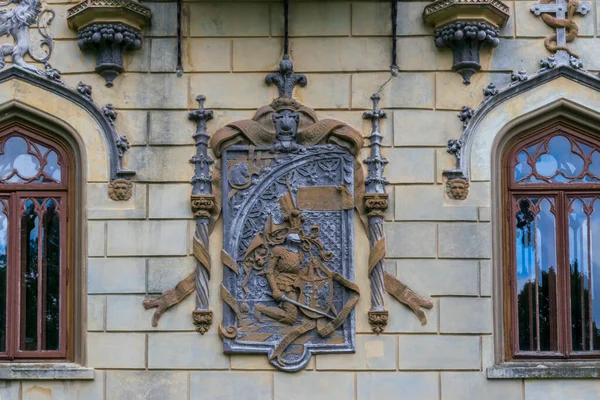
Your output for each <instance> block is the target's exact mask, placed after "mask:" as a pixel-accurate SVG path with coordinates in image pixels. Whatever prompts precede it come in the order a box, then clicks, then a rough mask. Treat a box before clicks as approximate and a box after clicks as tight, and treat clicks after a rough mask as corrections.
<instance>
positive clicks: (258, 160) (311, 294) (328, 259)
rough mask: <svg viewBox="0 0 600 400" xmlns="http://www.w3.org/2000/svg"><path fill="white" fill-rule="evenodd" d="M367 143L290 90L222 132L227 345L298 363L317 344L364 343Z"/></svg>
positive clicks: (287, 366)
mask: <svg viewBox="0 0 600 400" xmlns="http://www.w3.org/2000/svg"><path fill="white" fill-rule="evenodd" d="M362 142H363V141H362V136H361V135H360V133H359V132H357V131H356V130H354V129H352V128H350V127H349V126H347V125H345V124H343V123H341V122H339V121H334V120H322V121H319V120H318V119H317V117H316V114H315V112H314V111H313V110H312V109H310V108H308V107H305V106H302V105H301V104H299V103H298V102H297V101H295V100H292V99H290V98H284V97H282V98H279V99H276V100H275V101H273V103H272V104H271V105H269V106H266V107H263V108H261V109H259V110H258V111H257V113H256V115H255V117H254V118H253V119H252V120H245V121H238V122H235V123H232V124H229V125H227V126H226V127H225V128H223V129H221V130H219V131H217V132H216V133H215V135H214V137H213V138H212V141H211V147H212V149H213V150H214V152H215V155H216V156H217V157H218V158H220V162H218V164H219V166H218V167H217V168H216V169H215V173H216V174H219V169H220V182H221V188H220V189H221V190H222V192H221V193H220V196H219V197H220V198H221V202H222V204H221V207H222V215H223V222H224V232H223V251H222V254H221V259H222V261H223V264H224V266H225V267H226V268H224V273H223V284H222V286H221V297H222V299H223V300H224V303H225V304H226V305H225V307H224V316H223V322H222V325H221V327H220V333H221V336H222V337H223V340H224V349H225V352H226V353H266V354H267V355H268V357H269V360H270V361H271V363H272V364H273V365H275V366H276V367H277V368H279V369H282V370H286V371H296V370H299V369H302V368H304V367H305V366H306V365H307V364H308V362H309V360H310V357H311V354H313V353H324V352H327V353H335V352H352V351H354V346H355V345H354V332H355V328H354V323H355V322H354V307H355V305H356V303H357V301H358V298H359V290H358V287H357V286H356V284H355V283H354V282H353V280H354V264H353V250H354V246H353V238H354V226H353V224H354V207H355V200H356V199H357V198H360V199H361V201H362V192H363V189H362V187H363V185H362V173H361V172H360V167H358V168H357V163H356V157H355V156H356V154H357V153H358V151H359V150H360V148H361V147H362ZM219 167H220V168H219ZM356 170H359V173H357V176H355V171H356ZM357 179H359V181H360V182H361V184H357Z"/></svg>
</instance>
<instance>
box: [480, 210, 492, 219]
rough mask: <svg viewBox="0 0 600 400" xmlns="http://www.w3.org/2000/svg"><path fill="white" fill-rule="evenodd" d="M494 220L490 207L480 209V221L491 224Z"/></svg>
mask: <svg viewBox="0 0 600 400" xmlns="http://www.w3.org/2000/svg"><path fill="white" fill-rule="evenodd" d="M491 220H492V215H491V209H490V207H479V221H481V222H490V221H491Z"/></svg>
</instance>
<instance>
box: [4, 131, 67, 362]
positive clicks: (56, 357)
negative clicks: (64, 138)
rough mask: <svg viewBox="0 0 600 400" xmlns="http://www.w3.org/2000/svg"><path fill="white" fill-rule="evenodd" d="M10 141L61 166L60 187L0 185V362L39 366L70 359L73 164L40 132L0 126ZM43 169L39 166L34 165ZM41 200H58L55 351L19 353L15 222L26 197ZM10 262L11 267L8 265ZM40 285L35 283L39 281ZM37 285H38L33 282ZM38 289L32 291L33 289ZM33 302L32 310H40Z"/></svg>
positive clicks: (58, 143) (63, 148) (57, 143)
mask: <svg viewBox="0 0 600 400" xmlns="http://www.w3.org/2000/svg"><path fill="white" fill-rule="evenodd" d="M10 137H23V138H25V139H32V140H34V141H36V142H39V143H40V144H42V145H44V146H46V147H48V148H51V149H52V150H55V151H56V152H57V154H58V159H59V165H60V166H61V181H60V183H1V184H0V198H3V199H9V201H8V204H9V226H8V232H9V233H8V248H7V252H8V262H7V289H8V290H7V302H6V306H7V310H6V311H7V323H6V325H7V326H6V352H4V353H0V362H40V361H42V362H43V361H49V362H56V361H73V359H74V346H73V334H72V332H73V322H74V305H73V299H74V293H73V290H72V282H74V279H73V278H74V271H73V268H71V267H70V266H71V265H73V261H74V248H75V247H74V246H73V243H74V218H69V212H70V211H69V210H70V208H71V205H72V204H74V192H75V191H74V190H73V189H72V188H74V182H75V177H74V171H73V168H72V166H73V165H75V163H74V159H73V155H72V153H71V152H70V151H69V150H68V149H67V147H66V146H65V145H64V144H63V143H62V142H61V141H59V140H56V139H54V138H51V137H49V135H47V134H46V133H44V132H43V131H41V130H39V129H36V128H33V127H30V126H25V125H22V124H20V123H18V122H13V123H10V124H7V125H4V126H2V127H0V140H2V141H5V140H8V139H9V138H10ZM40 169H43V166H40ZM35 197H44V198H54V199H61V200H60V201H61V203H62V204H61V205H60V207H59V210H60V211H59V216H60V226H61V229H60V242H61V245H60V249H61V251H60V265H61V269H60V289H59V299H60V301H59V304H60V305H59V310H60V311H59V312H60V319H59V327H60V328H59V344H60V345H59V349H58V350H36V351H31V350H20V349H21V344H20V343H21V339H20V337H19V336H20V330H21V326H20V325H21V319H20V318H21V313H22V311H23V310H21V305H20V301H19V299H20V298H21V296H22V285H21V281H20V278H21V277H20V275H21V273H20V268H21V263H20V262H19V261H16V262H15V261H13V262H11V261H10V260H11V259H12V260H19V259H20V251H21V249H20V247H21V245H20V240H19V237H20V224H21V218H20V215H21V202H22V201H26V199H28V198H35ZM11 264H12V265H11ZM40 281H41V280H40ZM39 285H41V282H39ZM39 290H40V289H39V286H38V291H39ZM40 302H41V300H39V301H38V310H40V305H39V304H40ZM41 318H42V317H41V315H40V314H38V322H37V323H38V332H37V334H38V346H39V345H40V344H39V340H40V335H41V330H40V327H41V326H42V325H43V324H42V322H41Z"/></svg>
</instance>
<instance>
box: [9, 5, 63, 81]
mask: <svg viewBox="0 0 600 400" xmlns="http://www.w3.org/2000/svg"><path fill="white" fill-rule="evenodd" d="M13 3H14V4H16V6H15V7H13V8H10V9H8V10H1V11H0V36H4V35H6V36H12V37H13V39H14V44H10V43H5V44H2V45H0V69H2V68H4V65H5V63H6V62H5V58H6V56H11V57H12V62H13V63H14V64H16V65H18V66H19V67H21V68H24V69H27V70H30V71H33V72H36V73H40V74H41V73H42V71H41V70H40V69H39V68H36V67H35V66H33V65H30V64H28V63H27V62H26V61H25V56H26V55H27V54H29V56H30V57H31V58H32V59H33V60H34V61H37V62H39V63H43V64H47V62H48V60H49V59H50V55H51V53H52V38H51V37H50V35H49V34H48V32H47V28H48V27H49V26H50V24H51V22H52V20H53V19H54V11H52V10H48V9H46V10H44V11H42V6H41V2H40V0H20V1H18V0H8V1H6V2H3V3H0V7H6V6H8V5H10V4H13ZM45 14H48V18H43V16H44V15H45ZM33 24H35V25H36V26H37V29H38V32H39V33H40V35H41V36H42V43H41V46H47V52H46V56H45V57H38V56H36V55H34V54H32V52H31V49H30V39H29V26H30V25H33Z"/></svg>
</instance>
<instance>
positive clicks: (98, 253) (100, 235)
mask: <svg viewBox="0 0 600 400" xmlns="http://www.w3.org/2000/svg"><path fill="white" fill-rule="evenodd" d="M87 231H88V243H87V244H88V255H89V256H90V257H102V256H104V254H105V251H106V250H105V249H106V246H105V242H106V235H105V234H106V222H96V221H90V222H88V224H87Z"/></svg>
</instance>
